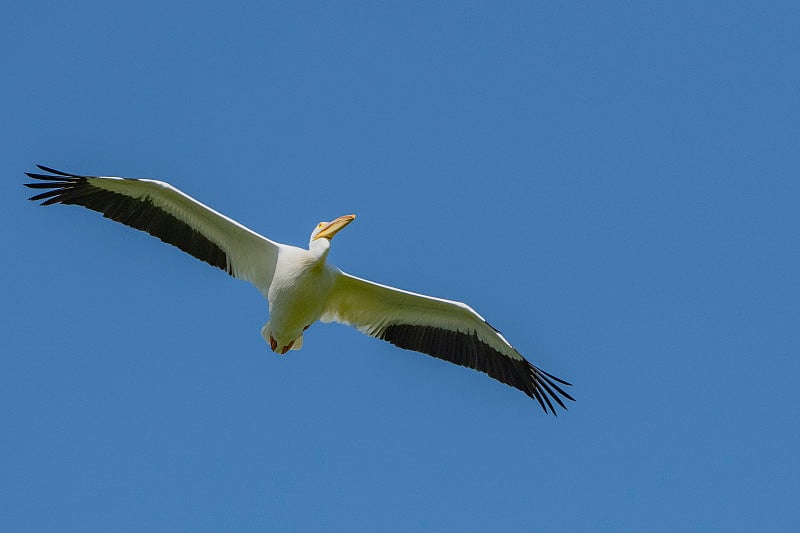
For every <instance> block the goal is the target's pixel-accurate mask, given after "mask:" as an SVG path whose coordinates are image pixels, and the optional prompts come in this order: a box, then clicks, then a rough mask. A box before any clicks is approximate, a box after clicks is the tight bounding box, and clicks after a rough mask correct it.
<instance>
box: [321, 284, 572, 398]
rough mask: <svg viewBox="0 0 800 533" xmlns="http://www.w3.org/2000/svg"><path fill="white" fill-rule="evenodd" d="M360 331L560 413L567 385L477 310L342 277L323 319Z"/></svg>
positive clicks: (566, 394)
mask: <svg viewBox="0 0 800 533" xmlns="http://www.w3.org/2000/svg"><path fill="white" fill-rule="evenodd" d="M320 320H322V321H323V322H339V323H342V324H348V325H351V326H355V327H356V328H357V329H358V330H359V331H361V332H363V333H366V334H367V335H370V336H372V337H376V338H378V339H383V340H385V341H388V342H391V343H392V344H394V345H396V346H399V347H400V348H405V349H407V350H414V351H416V352H421V353H425V354H428V355H432V356H434V357H438V358H439V359H444V360H445V361H450V362H451V363H455V364H457V365H462V366H466V367H469V368H474V369H475V370H479V371H481V372H484V373H486V374H487V375H489V377H492V378H494V379H496V380H498V381H500V382H502V383H505V384H507V385H510V386H512V387H516V388H517V389H519V390H521V391H522V392H524V393H525V394H527V395H528V396H530V397H531V398H535V399H536V400H537V401H538V402H539V404H540V405H541V406H542V409H544V410H545V412H547V411H548V410H549V411H550V412H552V413H553V414H557V413H556V411H555V409H554V408H553V403H552V402H551V399H552V400H553V401H555V402H556V403H557V404H558V405H560V406H561V407H563V408H564V409H566V406H565V405H564V402H563V400H562V398H566V399H569V400H573V401H574V398H572V396H570V395H569V394H568V393H566V392H565V391H564V389H562V388H561V386H560V385H559V384H561V385H569V383H567V382H566V381H564V380H562V379H559V378H557V377H555V376H553V375H552V374H548V373H547V372H545V371H543V370H541V369H539V368H537V367H535V366H533V365H532V364H531V363H529V362H528V361H527V360H526V359H525V358H524V357H522V355H520V353H519V352H517V350H515V349H514V347H513V346H511V344H509V343H508V341H506V339H505V338H503V336H502V335H501V334H500V332H499V331H497V330H496V329H494V328H493V327H492V326H491V325H489V323H488V322H486V321H485V320H484V319H483V318H482V317H481V316H480V315H479V314H478V313H476V312H475V311H474V310H473V309H472V308H471V307H469V306H468V305H466V304H463V303H460V302H453V301H450V300H443V299H440V298H433V297H431V296H425V295H422V294H415V293H412V292H407V291H403V290H400V289H395V288H393V287H387V286H385V285H380V284H377V283H373V282H371V281H367V280H363V279H360V278H356V277H354V276H351V275H349V274H345V273H344V272H339V273H337V278H336V281H335V282H334V285H333V290H332V292H331V296H330V298H329V301H328V304H327V306H326V308H325V311H324V312H323V315H322V317H321V318H320Z"/></svg>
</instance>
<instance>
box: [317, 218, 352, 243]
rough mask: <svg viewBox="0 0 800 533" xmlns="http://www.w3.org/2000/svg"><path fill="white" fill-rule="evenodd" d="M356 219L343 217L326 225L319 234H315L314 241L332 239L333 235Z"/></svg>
mask: <svg viewBox="0 0 800 533" xmlns="http://www.w3.org/2000/svg"><path fill="white" fill-rule="evenodd" d="M355 219H356V216H355V215H344V216H341V217H339V218H337V219H336V220H334V221H332V222H328V225H327V226H325V227H324V228H322V229H321V230H320V231H319V233H317V235H316V237H314V240H317V239H323V238H324V239H332V238H333V236H334V235H336V234H337V233H339V230H341V229H342V228H344V227H345V226H346V225H348V224H349V223H351V222H352V221H354V220H355Z"/></svg>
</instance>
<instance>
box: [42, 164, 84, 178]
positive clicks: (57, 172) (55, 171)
mask: <svg viewBox="0 0 800 533" xmlns="http://www.w3.org/2000/svg"><path fill="white" fill-rule="evenodd" d="M36 166H37V167H39V168H40V169H41V170H44V171H45V172H49V173H51V174H57V175H59V176H66V177H68V178H77V177H79V176H76V175H75V174H70V173H69V172H63V171H61V170H56V169H54V168H50V167H46V166H44V165H36Z"/></svg>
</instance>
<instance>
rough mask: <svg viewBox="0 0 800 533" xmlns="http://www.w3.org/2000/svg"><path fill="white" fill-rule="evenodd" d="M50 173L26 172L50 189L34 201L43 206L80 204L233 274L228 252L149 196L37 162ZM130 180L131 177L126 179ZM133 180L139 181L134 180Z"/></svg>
mask: <svg viewBox="0 0 800 533" xmlns="http://www.w3.org/2000/svg"><path fill="white" fill-rule="evenodd" d="M36 166H37V167H39V169H41V170H43V171H44V172H49V173H50V174H36V173H32V172H26V173H25V174H26V175H27V176H28V177H29V178H32V179H35V180H39V181H40V183H25V184H24V185H25V186H26V187H30V188H31V189H47V190H46V191H45V192H41V193H39V194H37V195H35V196H32V197H30V198H29V199H30V200H33V201H41V204H40V205H52V204H57V203H60V204H70V205H80V206H83V207H86V208H87V209H91V210H93V211H97V212H98V213H102V214H103V216H104V217H105V218H110V219H111V220H115V221H117V222H120V223H122V224H125V225H126V226H130V227H132V228H135V229H138V230H141V231H145V232H147V233H149V234H150V235H152V236H154V237H157V238H159V239H161V240H162V241H164V242H166V243H167V244H171V245H173V246H175V247H177V248H179V249H181V250H183V251H184V252H186V253H188V254H190V255H192V256H194V257H196V258H197V259H200V260H201V261H205V262H206V263H208V264H210V265H211V266H214V267H217V268H220V269H222V270H224V271H225V272H227V273H228V274H231V275H233V272H232V270H231V267H230V266H229V261H228V257H227V255H226V254H225V252H224V251H223V250H222V249H221V248H220V247H219V246H218V245H217V244H215V243H214V242H212V241H211V240H210V239H209V238H208V237H206V236H205V235H204V234H202V233H201V232H200V231H198V230H197V229H195V228H193V227H192V226H191V225H189V224H187V223H186V222H184V221H183V220H181V219H180V218H178V217H176V216H174V215H172V214H171V213H169V212H167V211H165V210H164V209H162V208H160V207H159V206H157V205H155V204H154V203H153V201H152V200H151V199H150V198H148V197H147V196H146V195H145V196H142V197H139V198H137V197H132V196H127V195H125V194H121V193H118V192H114V191H110V190H107V189H104V188H102V187H100V186H96V185H93V184H92V183H91V181H90V180H92V179H93V178H94V177H93V176H81V175H78V174H70V173H68V172H62V171H60V170H55V169H53V168H49V167H45V166H42V165H36ZM124 179H130V178H124ZM130 181H138V180H134V179H130Z"/></svg>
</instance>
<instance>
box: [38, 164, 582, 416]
mask: <svg viewBox="0 0 800 533" xmlns="http://www.w3.org/2000/svg"><path fill="white" fill-rule="evenodd" d="M37 166H38V167H39V168H40V169H41V170H43V171H45V172H48V173H49V174H35V173H26V174H27V175H28V176H29V177H31V178H34V179H36V180H41V181H40V182H37V183H26V184H25V185H26V186H27V187H31V188H34V189H47V190H46V191H45V192H42V193H40V194H37V195H36V196H33V197H31V198H30V199H31V200H34V201H38V200H43V202H42V203H41V205H50V204H55V203H62V204H77V205H81V206H83V207H86V208H89V209H92V210H94V211H98V212H100V213H102V214H103V216H104V217H106V218H110V219H112V220H116V221H117V222H121V223H122V224H125V225H127V226H130V227H132V228H136V229H139V230H142V231H146V232H147V233H149V234H150V235H153V236H154V237H158V238H159V239H161V240H162V241H164V242H166V243H169V244H172V245H173V246H176V247H178V248H180V249H181V250H183V251H184V252H187V253H189V254H191V255H193V256H194V257H196V258H198V259H200V260H202V261H205V262H206V263H209V264H210V265H212V266H215V267H218V268H221V269H222V270H224V271H226V272H227V273H228V274H230V275H231V276H233V277H235V278H239V279H244V280H247V281H249V282H251V283H252V284H253V285H255V286H256V288H258V289H259V290H260V291H261V293H262V294H264V296H266V298H267V300H268V301H269V322H267V323H266V325H265V326H264V327H263V328H262V330H261V335H262V336H263V337H264V340H266V341H267V342H268V343H269V345H270V347H271V348H272V350H273V351H274V352H277V353H280V354H285V353H286V352H288V351H289V350H299V349H300V347H301V346H302V345H303V332H304V331H305V330H306V329H308V327H309V326H310V325H311V324H313V323H314V322H316V321H317V320H319V321H322V322H339V323H342V324H348V325H351V326H354V327H356V328H357V329H358V330H359V331H361V332H362V333H366V334H367V335H370V336H372V337H376V338H378V339H383V340H385V341H388V342H390V343H392V344H394V345H396V346H399V347H400V348H405V349H407V350H414V351H417V352H421V353H425V354H428V355H432V356H434V357H438V358H440V359H444V360H446V361H450V362H451V363H455V364H458V365H462V366H466V367H469V368H474V369H475V370H479V371H481V372H484V373H486V374H488V375H489V376H490V377H492V378H494V379H496V380H498V381H500V382H502V383H505V384H507V385H510V386H512V387H516V388H517V389H519V390H521V391H522V392H524V393H525V394H527V395H528V396H530V397H531V398H535V399H536V400H537V401H538V402H539V404H540V405H541V406H542V409H544V411H545V412H548V410H549V411H550V412H552V413H553V414H557V413H556V410H555V409H554V408H553V403H552V402H551V399H552V400H554V401H555V402H556V403H557V404H558V405H560V406H561V407H562V408H564V409H566V406H565V405H564V402H563V401H562V397H563V398H566V399H570V400H574V399H573V398H572V396H570V395H569V394H567V393H566V392H565V391H564V390H563V389H562V388H561V387H560V386H559V384H561V385H569V383H567V382H566V381H564V380H562V379H559V378H557V377H555V376H553V375H552V374H548V373H547V372H545V371H543V370H541V369H539V368H537V367H535V366H534V365H532V364H531V363H529V362H528V361H527V360H526V359H525V358H524V357H522V355H520V353H519V352H518V351H517V350H516V349H514V347H513V346H511V344H509V343H508V341H506V339H505V338H503V336H502V335H501V334H500V332H499V331H497V330H496V329H494V328H493V327H492V326H491V325H489V323H488V322H486V321H485V320H484V319H483V317H481V316H480V315H479V314H478V313H476V312H475V311H473V310H472V308H471V307H469V306H468V305H466V304H463V303H460V302H453V301H450V300H443V299H441V298H434V297H432V296H425V295H422V294H415V293H413V292H407V291H403V290H400V289H395V288H393V287H387V286H386V285H379V284H377V283H373V282H371V281H367V280H364V279H360V278H357V277H355V276H351V275H349V274H346V273H344V272H342V271H341V270H339V269H337V268H336V267H334V266H332V265H330V264H328V263H327V262H326V258H327V257H328V252H329V251H330V247H331V239H332V238H333V236H334V235H336V233H338V232H339V231H340V230H341V229H342V228H344V227H345V226H347V225H348V224H350V222H352V221H353V219H355V215H344V216H341V217H339V218H337V219H336V220H334V221H332V222H320V223H319V224H318V225H317V226H316V227H315V228H314V231H313V232H312V233H311V240H310V241H309V243H308V250H304V249H302V248H297V247H295V246H288V245H285V244H280V243H277V242H273V241H271V240H269V239H267V238H266V237H262V236H261V235H259V234H258V233H256V232H254V231H252V230H250V229H248V228H246V227H245V226H243V225H241V224H239V223H238V222H236V221H235V220H232V219H230V218H228V217H226V216H224V215H222V214H220V213H217V212H216V211H214V210H213V209H211V208H209V207H207V206H205V205H203V204H201V203H200V202H198V201H197V200H195V199H194V198H191V197H190V196H188V195H186V194H184V193H183V192H181V191H179V190H178V189H176V188H175V187H173V186H171V185H169V184H168V183H164V182H162V181H154V180H147V179H131V178H113V177H92V176H81V175H77V174H69V173H67V172H61V171H59V170H54V169H52V168H48V167H44V166H41V165H37Z"/></svg>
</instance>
